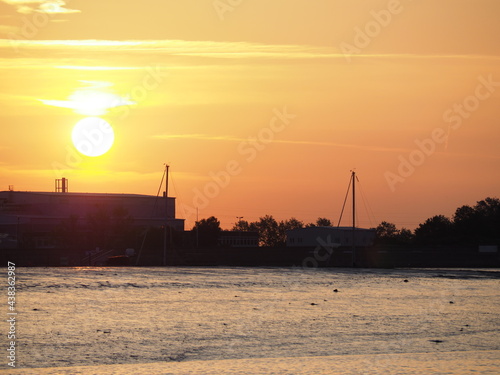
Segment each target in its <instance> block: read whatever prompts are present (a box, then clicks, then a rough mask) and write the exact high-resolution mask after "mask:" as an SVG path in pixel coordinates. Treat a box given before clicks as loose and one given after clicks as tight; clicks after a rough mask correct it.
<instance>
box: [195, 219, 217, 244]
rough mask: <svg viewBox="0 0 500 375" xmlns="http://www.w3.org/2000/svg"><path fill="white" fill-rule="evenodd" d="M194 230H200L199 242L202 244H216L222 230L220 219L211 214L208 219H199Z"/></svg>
mask: <svg viewBox="0 0 500 375" xmlns="http://www.w3.org/2000/svg"><path fill="white" fill-rule="evenodd" d="M193 231H198V243H199V245H200V246H202V247H203V246H216V245H217V241H218V239H219V235H220V232H221V228H220V221H219V220H218V219H217V218H216V217H214V216H210V217H209V218H208V219H201V220H200V221H197V222H196V224H195V225H194V227H193Z"/></svg>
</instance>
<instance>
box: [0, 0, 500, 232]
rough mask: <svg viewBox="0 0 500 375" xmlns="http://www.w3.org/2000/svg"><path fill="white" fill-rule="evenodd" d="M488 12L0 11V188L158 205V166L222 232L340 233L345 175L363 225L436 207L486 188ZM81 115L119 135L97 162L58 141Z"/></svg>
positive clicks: (494, 39) (24, 6)
mask: <svg viewBox="0 0 500 375" xmlns="http://www.w3.org/2000/svg"><path fill="white" fill-rule="evenodd" d="M230 4H233V5H230ZM238 4H239V5H238ZM499 15H500V2H498V1H497V0H491V1H487V0H478V1H474V2H472V1H462V0H441V1H435V0H432V1H430V0H418V1H416V0H415V1H410V0H401V1H397V0H391V1H359V0H353V1H341V0H318V1H314V2H311V1H306V0H247V1H241V2H238V1H231V2H229V1H228V0H220V1H219V0H215V1H214V0H183V1H168V0H162V1H160V0H156V1H153V0H145V1H141V2H123V1H114V0H107V1H88V0H86V1H79V0H72V1H66V2H63V1H54V0H39V1H36V2H29V1H26V2H23V1H22V0H20V1H19V0H16V1H14V0H4V1H0V38H3V39H1V40H0V77H1V87H0V104H1V108H2V111H1V112H0V121H1V122H0V124H1V134H2V136H1V138H0V190H6V189H7V188H8V186H9V185H14V188H15V189H16V190H41V191H52V190H53V189H54V179H55V178H61V177H66V178H68V179H69V188H70V191H73V192H76V191H83V192H110V193H141V194H151V195H154V194H156V192H157V189H158V185H159V183H160V180H161V175H162V168H163V163H165V162H167V163H169V164H170V166H171V168H170V170H171V179H170V182H171V184H170V188H169V189H170V195H172V196H176V197H177V211H178V216H179V217H181V218H185V219H187V224H186V227H187V228H190V227H191V226H192V225H193V222H194V220H195V218H196V217H195V214H193V212H194V211H195V208H196V207H198V208H199V215H200V218H203V217H208V216H211V215H214V216H216V217H218V218H219V219H220V220H221V223H222V226H223V227H225V228H230V227H231V226H232V224H233V223H234V222H235V221H236V220H237V219H236V217H237V216H243V217H244V218H245V219H247V220H257V219H258V218H259V217H260V216H263V215H266V214H272V215H274V216H275V217H276V218H278V219H287V218H290V217H292V216H295V217H297V218H298V219H300V220H303V221H305V222H310V221H314V220H315V219H316V218H317V217H318V216H322V217H328V218H330V219H332V221H334V222H335V223H336V222H337V220H338V218H339V215H340V209H341V206H342V202H343V199H344V195H345V191H346V189H347V184H348V182H349V177H350V170H351V169H352V168H356V171H357V174H358V176H359V179H360V182H361V188H362V190H363V196H364V198H365V201H366V205H367V207H368V208H367V209H365V204H364V203H363V201H362V200H360V201H359V204H358V207H359V211H358V214H359V217H360V219H359V224H360V225H361V226H366V227H368V226H376V225H377V224H378V223H379V222H380V221H382V220H386V221H391V222H394V223H395V224H396V225H397V226H398V227H402V226H404V227H409V228H414V227H415V226H417V225H418V224H419V223H421V222H423V221H424V220H425V219H427V218H428V217H430V216H433V215H436V214H445V215H448V216H451V215H452V214H453V212H454V210H455V209H456V208H457V207H459V206H461V205H463V204H474V203H475V202H476V201H477V200H480V199H483V198H485V197H487V196H496V197H498V196H499V195H500V194H499V193H498V192H499V191H500V178H499V167H500V147H498V145H499V141H500V130H499V125H500V124H499V122H500V106H499V101H500V64H499V63H500V24H499V23H498V16H499ZM103 103H104V104H103ZM90 115H97V116H100V117H101V118H103V119H106V120H107V121H108V122H109V123H110V124H111V126H112V128H113V130H114V136H115V139H114V144H113V146H112V148H111V149H110V151H108V152H107V153H106V154H104V155H103V156H99V157H88V156H84V155H82V154H80V153H79V152H78V151H77V150H76V149H75V145H74V144H73V142H72V139H71V133H72V129H73V127H74V125H75V124H76V122H77V121H79V120H81V119H83V118H85V117H87V116H90ZM216 180H217V181H216ZM367 211H369V212H370V215H367ZM346 224H347V222H346Z"/></svg>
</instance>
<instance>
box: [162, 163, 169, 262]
mask: <svg viewBox="0 0 500 375" xmlns="http://www.w3.org/2000/svg"><path fill="white" fill-rule="evenodd" d="M168 168H169V165H168V164H165V227H164V231H163V265H164V266H166V265H167V226H168Z"/></svg>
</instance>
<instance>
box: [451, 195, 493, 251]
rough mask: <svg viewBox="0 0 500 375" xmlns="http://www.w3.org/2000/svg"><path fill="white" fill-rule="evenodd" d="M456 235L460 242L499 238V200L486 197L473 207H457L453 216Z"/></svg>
mask: <svg viewBox="0 0 500 375" xmlns="http://www.w3.org/2000/svg"><path fill="white" fill-rule="evenodd" d="M453 226H454V231H455V234H456V236H457V237H458V238H459V239H460V241H461V242H469V243H471V242H473V243H477V242H481V241H492V240H493V241H495V240H498V238H499V228H500V200H499V199H497V198H486V199H484V200H482V201H478V202H477V203H476V205H475V206H474V207H470V206H467V205H465V206H462V207H459V208H457V210H456V211H455V215H454V216H453Z"/></svg>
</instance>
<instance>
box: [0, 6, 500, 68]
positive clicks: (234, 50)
mask: <svg viewBox="0 0 500 375" xmlns="http://www.w3.org/2000/svg"><path fill="white" fill-rule="evenodd" d="M0 1H1V0H0ZM4 1H5V0H4ZM9 1H12V0H9ZM13 43H14V44H15V47H16V48H19V49H26V50H32V51H34V52H35V51H45V50H51V51H59V50H61V51H64V52H70V51H74V52H78V51H85V53H88V52H104V53H108V52H109V48H110V47H113V48H114V49H115V51H114V53H115V54H119V53H137V54H141V53H145V54H149V53H155V54H157V55H158V56H162V55H163V56H185V57H199V58H218V59H256V58H258V59H264V58H265V59H302V60H308V59H339V60H340V61H342V62H344V60H345V55H344V54H343V53H341V52H340V51H337V50H335V49H334V48H332V47H326V46H310V45H296V44H287V45H284V44H272V45H271V44H261V43H249V42H220V41H218V42H216V41H186V40H97V39H85V40H16V41H14V42H13V41H12V40H9V39H0V48H12V46H13ZM352 58H353V59H356V58H357V59H366V58H377V59H404V60H416V59H425V60H434V59H494V60H500V56H495V55H450V54H427V55H416V54H391V53H387V54H356V55H353V56H352Z"/></svg>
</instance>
